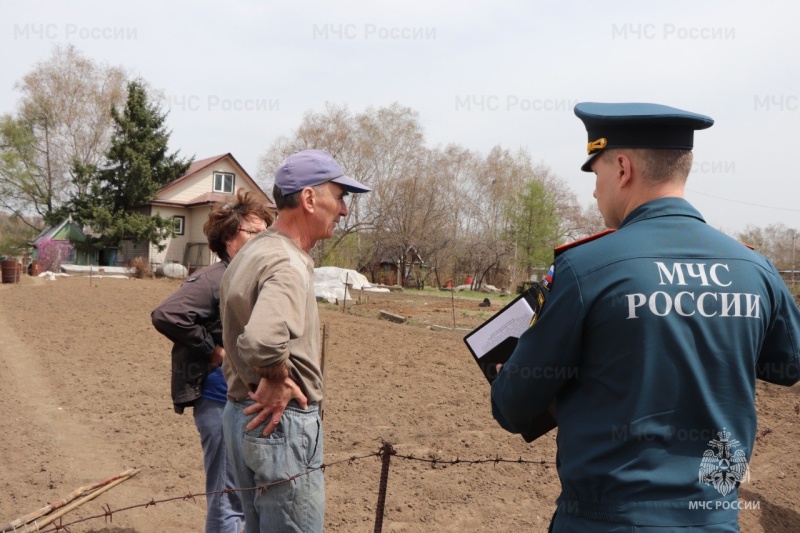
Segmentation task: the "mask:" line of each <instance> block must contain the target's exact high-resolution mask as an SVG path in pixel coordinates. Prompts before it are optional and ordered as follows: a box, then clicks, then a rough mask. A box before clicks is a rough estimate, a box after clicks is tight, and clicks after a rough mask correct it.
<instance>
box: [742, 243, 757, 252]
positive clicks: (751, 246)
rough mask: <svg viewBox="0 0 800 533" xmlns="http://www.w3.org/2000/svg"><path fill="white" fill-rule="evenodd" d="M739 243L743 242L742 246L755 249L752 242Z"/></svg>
mask: <svg viewBox="0 0 800 533" xmlns="http://www.w3.org/2000/svg"><path fill="white" fill-rule="evenodd" d="M740 244H743V245H744V246H746V247H748V248H750V249H751V250H755V249H756V247H755V246H753V245H752V244H747V243H746V242H742V243H740Z"/></svg>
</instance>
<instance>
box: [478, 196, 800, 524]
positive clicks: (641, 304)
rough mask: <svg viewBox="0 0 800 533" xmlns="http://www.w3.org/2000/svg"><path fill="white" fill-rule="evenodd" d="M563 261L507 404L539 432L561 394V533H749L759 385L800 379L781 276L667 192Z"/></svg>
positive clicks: (514, 423)
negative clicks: (741, 498)
mask: <svg viewBox="0 0 800 533" xmlns="http://www.w3.org/2000/svg"><path fill="white" fill-rule="evenodd" d="M551 268H552V272H551V275H550V277H551V280H552V282H551V284H550V287H551V288H550V292H549V294H548V298H547V303H546V304H545V306H544V308H543V310H542V313H541V315H540V316H539V319H538V320H537V322H536V324H534V325H533V327H531V328H530V329H528V330H527V331H526V332H525V333H523V334H522V336H521V337H520V339H519V344H517V348H516V350H515V351H514V353H513V355H512V356H511V358H510V359H509V360H508V363H506V364H505V365H504V366H503V368H502V370H501V371H500V374H499V375H498V377H497V379H496V380H495V381H494V383H493V385H492V401H493V407H494V415H495V417H496V418H497V419H498V420H499V421H500V424H501V425H502V426H503V427H505V428H506V429H509V430H511V431H516V432H524V431H526V430H528V427H529V424H530V422H531V421H534V420H535V416H536V415H538V414H540V413H542V412H544V411H545V409H547V407H548V406H549V405H550V404H551V403H553V400H556V410H557V418H558V437H557V439H558V456H557V464H558V474H559V477H560V479H561V486H562V493H561V496H560V497H559V499H558V512H557V517H556V520H555V524H554V528H553V531H581V532H590V531H611V530H612V529H613V527H614V526H610V525H609V524H608V523H609V522H614V523H615V524H625V525H626V526H627V527H622V526H620V527H619V529H613V530H614V531H618V530H619V531H632V530H633V527H631V526H633V525H638V526H662V527H664V530H665V531H666V530H667V529H668V530H669V531H674V530H677V528H679V527H692V528H696V529H692V531H700V530H702V531H704V532H706V531H738V529H731V527H733V528H735V524H736V519H737V514H738V509H739V507H738V505H737V504H738V501H737V494H738V486H739V483H740V482H741V481H743V480H746V478H747V477H748V473H747V461H749V459H750V457H751V453H752V450H753V444H754V442H755V438H756V409H755V391H756V378H759V379H763V380H765V381H769V382H772V383H777V384H780V385H792V384H794V383H796V382H797V381H798V377H800V376H799V375H798V369H799V368H800V357H799V356H798V353H800V309H798V307H797V304H796V303H795V302H794V299H793V298H792V295H791V294H790V293H789V290H788V289H787V287H786V284H785V283H784V282H783V280H782V279H781V277H780V275H779V274H778V272H777V271H776V270H775V267H774V266H773V265H772V264H771V263H770V262H769V261H768V260H767V259H765V258H764V257H762V256H761V255H759V254H757V253H756V252H754V251H752V250H750V249H748V248H747V247H745V246H743V245H742V244H740V243H738V242H736V241H735V240H733V239H731V238H730V237H728V236H726V235H723V234H722V233H720V232H718V231H717V230H715V229H714V228H712V227H710V226H708V225H707V224H705V222H704V221H703V218H702V217H701V216H700V213H698V212H697V211H696V210H695V209H694V208H693V207H692V206H691V205H689V203H688V202H686V201H685V200H683V199H679V198H662V199H659V200H654V201H652V202H648V203H646V204H644V205H641V206H639V207H638V208H636V209H634V210H633V211H632V212H631V213H630V214H629V215H628V217H627V218H626V219H625V220H624V221H623V223H622V225H621V227H620V228H619V230H618V231H616V232H615V233H611V234H608V235H606V236H604V237H602V238H599V239H597V240H593V241H591V242H587V243H585V244H582V245H581V246H578V247H575V248H571V249H569V250H567V251H565V252H564V253H563V254H561V255H559V256H558V257H556V259H555V263H554V266H553V267H551ZM592 523H594V526H592ZM668 526H672V527H668ZM648 531H649V528H648Z"/></svg>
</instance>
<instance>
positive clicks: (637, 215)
mask: <svg viewBox="0 0 800 533" xmlns="http://www.w3.org/2000/svg"><path fill="white" fill-rule="evenodd" d="M668 216H685V217H692V218H696V219H697V220H699V221H700V222H703V223H705V219H704V218H703V215H701V214H700V212H699V211H698V210H697V209H695V208H694V207H692V204H690V203H689V202H687V201H686V200H685V199H683V198H673V197H669V198H659V199H657V200H651V201H650V202H647V203H645V204H642V205H640V206H639V207H637V208H636V209H634V210H633V211H631V212H630V213H629V214H628V216H627V217H625V220H623V221H622V224H621V225H620V227H619V229H622V228H624V227H625V226H629V225H630V224H633V223H634V222H639V221H642V220H649V219H651V218H658V217H668Z"/></svg>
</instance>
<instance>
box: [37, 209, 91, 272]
mask: <svg viewBox="0 0 800 533" xmlns="http://www.w3.org/2000/svg"><path fill="white" fill-rule="evenodd" d="M44 239H51V240H53V241H60V242H64V243H69V244H71V245H72V249H71V250H70V252H69V255H68V256H67V257H65V258H63V262H64V263H74V264H76V265H85V266H88V265H97V250H95V249H94V248H92V247H90V246H88V242H87V239H86V234H84V233H83V230H82V229H81V227H80V225H78V224H77V223H76V222H75V221H73V220H72V217H71V216H70V217H67V218H65V219H64V220H62V221H61V223H60V224H56V225H55V226H50V227H48V228H45V229H44V230H42V232H41V233H40V234H39V235H37V236H36V238H35V239H33V241H32V242H31V246H33V254H32V258H33V259H34V260H35V259H38V257H39V254H38V247H39V244H40V243H41V242H42V241H43V240H44Z"/></svg>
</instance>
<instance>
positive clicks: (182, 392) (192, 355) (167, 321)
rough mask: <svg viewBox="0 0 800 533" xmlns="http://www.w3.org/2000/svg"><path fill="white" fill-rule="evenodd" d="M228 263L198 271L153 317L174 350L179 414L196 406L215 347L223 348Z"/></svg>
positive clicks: (174, 390)
mask: <svg viewBox="0 0 800 533" xmlns="http://www.w3.org/2000/svg"><path fill="white" fill-rule="evenodd" d="M227 266H228V265H227V263H225V262H222V261H220V262H218V263H215V264H213V265H211V266H208V267H205V268H203V269H201V270H198V271H197V272H195V273H194V274H193V275H192V276H190V277H188V278H186V281H185V282H183V284H182V285H181V286H180V287H179V288H178V290H176V291H175V292H173V293H172V294H170V295H169V296H167V298H166V299H165V300H164V301H163V302H161V304H160V305H159V306H158V307H156V308H155V309H154V310H153V312H152V313H151V314H150V317H151V318H152V320H153V326H155V328H156V329H157V330H158V331H159V333H161V334H163V335H164V336H166V337H167V338H168V339H169V340H171V341H172V342H174V343H175V345H174V346H173V347H172V403H173V404H174V405H175V412H176V413H183V409H184V407H186V406H190V405H194V402H195V401H196V400H197V398H199V397H200V392H201V387H202V384H203V380H204V379H205V378H206V376H207V375H208V373H209V371H210V370H211V365H210V358H211V353H212V352H213V351H214V346H215V345H216V344H219V345H220V346H222V322H221V321H220V317H219V286H220V283H221V282H222V276H223V274H225V269H226V268H227Z"/></svg>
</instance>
